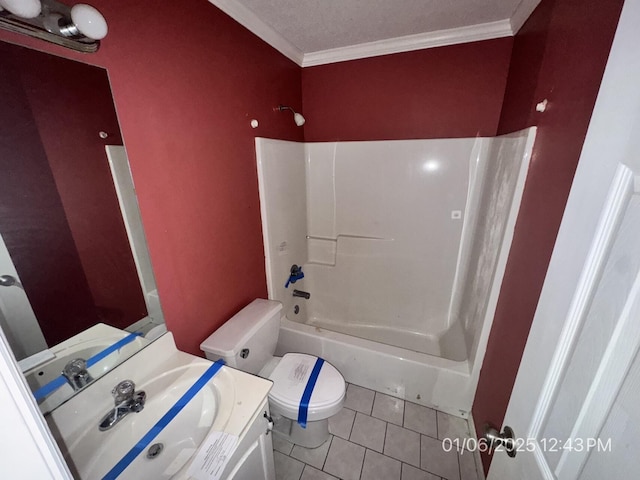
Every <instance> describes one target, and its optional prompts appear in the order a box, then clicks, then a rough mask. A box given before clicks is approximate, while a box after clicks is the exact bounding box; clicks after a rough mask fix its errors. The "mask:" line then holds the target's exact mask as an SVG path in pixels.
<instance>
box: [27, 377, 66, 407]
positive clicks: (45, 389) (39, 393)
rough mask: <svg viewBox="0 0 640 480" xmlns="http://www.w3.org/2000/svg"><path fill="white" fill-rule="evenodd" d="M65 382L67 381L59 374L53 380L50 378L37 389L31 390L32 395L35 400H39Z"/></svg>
mask: <svg viewBox="0 0 640 480" xmlns="http://www.w3.org/2000/svg"><path fill="white" fill-rule="evenodd" d="M65 383H67V379H66V378H64V377H63V376H62V375H60V376H59V377H56V378H54V379H53V380H51V381H50V382H49V383H45V384H44V385H43V386H42V387H40V388H39V389H38V390H36V391H35V392H33V396H34V397H36V401H40V400H42V399H43V398H45V397H48V396H49V395H51V394H52V393H53V392H55V391H56V390H57V389H59V388H60V387H62V386H63V385H64V384H65Z"/></svg>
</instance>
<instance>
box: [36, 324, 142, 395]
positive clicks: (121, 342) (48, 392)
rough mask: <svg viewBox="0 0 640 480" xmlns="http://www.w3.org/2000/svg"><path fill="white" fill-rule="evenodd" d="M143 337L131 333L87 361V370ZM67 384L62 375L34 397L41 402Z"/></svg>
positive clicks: (137, 333)
mask: <svg viewBox="0 0 640 480" xmlns="http://www.w3.org/2000/svg"><path fill="white" fill-rule="evenodd" d="M141 335H142V334H141V333H139V332H135V333H131V334H129V335H127V336H126V337H124V338H123V339H121V340H118V341H117V342H116V343H114V344H113V345H109V346H108V347H107V348H105V349H104V350H101V351H100V352H98V353H96V354H95V355H93V356H92V357H89V358H88V359H87V368H89V367H91V366H93V365H95V364H96V363H98V362H99V361H100V360H103V359H104V358H105V357H107V356H108V355H111V354H112V353H113V352H115V351H116V350H119V349H121V348H122V347H124V346H125V345H127V344H128V343H131V342H133V341H134V340H135V339H136V338H138V337H139V336H141ZM65 383H67V379H66V378H64V377H63V376H62V375H60V376H59V377H56V378H54V379H53V380H51V381H50V382H49V383H46V384H44V385H43V386H42V387H40V388H39V389H38V390H36V391H35V392H33V396H34V397H36V401H40V400H42V399H43V398H45V397H47V396H49V395H51V394H52V393H53V392H55V391H56V390H57V389H59V388H60V387H62V386H63V385H64V384H65Z"/></svg>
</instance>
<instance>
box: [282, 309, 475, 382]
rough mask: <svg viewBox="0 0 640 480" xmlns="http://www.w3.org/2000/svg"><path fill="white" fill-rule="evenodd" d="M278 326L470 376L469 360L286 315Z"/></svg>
mask: <svg viewBox="0 0 640 480" xmlns="http://www.w3.org/2000/svg"><path fill="white" fill-rule="evenodd" d="M280 328H281V329H282V328H288V329H289V330H294V331H296V332H297V333H300V334H303V335H309V336H315V337H321V338H326V339H328V340H331V341H333V342H337V343H340V344H343V345H344V346H349V347H352V348H357V349H361V350H373V351H376V352H377V353H380V354H381V355H385V356H390V357H394V358H398V359H400V360H402V361H406V362H412V363H417V364H425V363H426V364H429V365H430V366H433V367H434V368H440V369H443V370H449V371H451V372H454V373H457V374H461V375H465V376H471V369H470V368H469V367H470V364H469V360H462V361H455V360H450V359H448V358H443V357H438V356H436V355H430V354H428V353H421V352H416V351H413V350H407V349H404V348H402V347H396V346H393V345H387V344H385V343H380V342H374V341H373V340H367V339H365V338H360V337H356V336H352V335H348V334H346V333H340V332H334V331H333V330H329V329H326V328H322V327H316V326H314V325H308V324H306V323H301V322H296V321H295V320H290V319H289V318H288V317H287V316H286V315H284V314H283V315H282V316H281V317H280Z"/></svg>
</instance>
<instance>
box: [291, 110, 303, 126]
mask: <svg viewBox="0 0 640 480" xmlns="http://www.w3.org/2000/svg"><path fill="white" fill-rule="evenodd" d="M293 121H294V122H296V125H297V126H299V127H301V126H302V125H304V122H305V119H304V117H303V116H302V115H301V114H299V113H294V114H293Z"/></svg>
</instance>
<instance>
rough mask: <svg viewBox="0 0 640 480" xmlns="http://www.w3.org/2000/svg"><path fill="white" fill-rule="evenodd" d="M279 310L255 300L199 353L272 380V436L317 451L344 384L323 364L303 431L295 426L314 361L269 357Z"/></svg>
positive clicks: (268, 302) (293, 355) (302, 356)
mask: <svg viewBox="0 0 640 480" xmlns="http://www.w3.org/2000/svg"><path fill="white" fill-rule="evenodd" d="M281 310H282V304H281V303H280V302H275V301H273V300H263V299H256V300H254V301H253V302H251V303H250V304H249V305H247V306H246V307H244V308H243V309H242V310H240V311H239V312H238V313H237V314H235V315H234V316H233V317H232V318H231V319H230V320H228V321H227V322H226V323H225V324H224V325H223V326H222V327H220V328H219V329H218V330H216V331H215V332H214V333H212V334H211V335H210V336H209V338H207V339H206V340H205V341H204V342H202V344H200V349H201V350H202V351H203V352H204V353H205V355H206V357H207V358H208V359H209V360H218V359H219V358H222V359H224V361H225V362H226V363H227V365H229V366H230V367H233V368H237V369H238V370H242V371H245V372H248V373H253V374H254V375H259V376H260V377H264V378H268V379H270V380H271V381H272V382H273V388H272V389H271V392H270V393H269V409H270V410H271V416H272V417H273V420H274V424H275V425H274V431H275V432H276V433H278V434H280V435H282V436H284V437H285V438H286V439H287V440H288V441H290V442H292V443H295V444H297V445H300V446H303V447H307V448H315V447H318V446H320V445H322V444H323V443H324V442H325V441H327V440H328V438H329V417H331V416H332V415H335V414H336V413H338V412H339V411H340V409H341V408H342V405H343V403H344V397H345V382H344V378H343V377H342V375H341V374H340V372H339V371H338V370H337V369H336V368H335V367H334V366H333V365H331V364H330V363H328V362H326V361H325V362H324V363H322V364H321V368H320V371H319V374H318V375H317V378H316V381H315V385H313V387H312V388H313V389H312V391H311V392H312V393H311V397H310V398H309V401H308V406H307V415H306V416H307V418H306V427H302V426H301V425H300V424H299V423H298V420H299V413H300V406H301V400H302V397H303V394H304V392H305V389H307V385H308V384H309V383H312V382H313V380H312V381H311V382H309V378H310V377H311V376H312V372H313V370H314V367H315V365H316V362H317V361H318V358H317V357H314V356H313V355H307V354H304V353H287V354H286V355H284V356H283V357H274V356H273V354H274V353H275V349H276V343H277V342H278V334H279V331H280V312H281ZM319 363H321V362H319ZM317 368H318V367H316V369H317ZM309 388H311V386H310V387H309ZM303 411H304V408H303ZM303 416H304V415H303Z"/></svg>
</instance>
